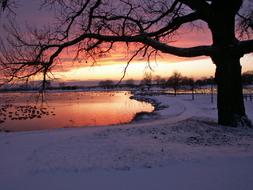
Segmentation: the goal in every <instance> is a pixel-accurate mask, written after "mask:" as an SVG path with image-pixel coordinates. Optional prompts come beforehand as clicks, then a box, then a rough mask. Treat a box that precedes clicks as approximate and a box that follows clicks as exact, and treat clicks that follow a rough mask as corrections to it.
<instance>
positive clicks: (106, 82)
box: [98, 80, 114, 88]
mask: <svg viewBox="0 0 253 190" xmlns="http://www.w3.org/2000/svg"><path fill="white" fill-rule="evenodd" d="M98 85H99V86H100V87H103V88H113V86H114V82H113V81H112V80H104V81H100V82H99V84H98Z"/></svg>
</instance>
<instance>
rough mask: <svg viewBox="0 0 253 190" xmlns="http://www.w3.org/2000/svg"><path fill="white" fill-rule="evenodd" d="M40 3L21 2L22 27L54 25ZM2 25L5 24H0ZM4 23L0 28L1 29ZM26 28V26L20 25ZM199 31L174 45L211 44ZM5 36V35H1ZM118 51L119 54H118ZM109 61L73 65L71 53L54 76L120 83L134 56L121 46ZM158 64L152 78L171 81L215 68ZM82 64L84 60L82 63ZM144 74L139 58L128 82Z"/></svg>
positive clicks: (207, 62) (178, 61) (195, 62)
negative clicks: (176, 75)
mask: <svg viewBox="0 0 253 190" xmlns="http://www.w3.org/2000/svg"><path fill="white" fill-rule="evenodd" d="M38 2H39V1H33V0H22V1H19V3H18V5H17V9H16V12H17V20H18V22H19V23H29V24H30V25H36V26H43V25H48V24H51V23H53V21H52V16H53V15H52V14H51V13H50V14H49V12H48V11H47V10H40V9H39V3H38ZM1 22H2V23H3V21H1ZM2 23H1V25H2ZM21 25H23V24H21ZM199 25H200V26H201V27H200V29H199V28H198V29H196V28H195V29H192V27H187V26H185V27H183V28H182V29H181V30H180V32H179V35H178V36H177V37H176V38H175V42H174V43H172V45H176V46H180V47H190V46H194V45H208V44H211V36H210V33H209V31H208V29H207V26H206V25H205V24H203V23H200V24H199ZM1 32H2V31H1ZM116 49H117V50H116ZM116 49H114V50H113V51H112V53H111V54H110V55H108V56H107V57H103V58H101V59H98V60H97V63H96V64H95V65H94V66H91V65H92V63H90V62H88V63H82V64H79V63H73V62H72V61H71V57H72V56H73V55H71V53H68V54H67V53H65V54H64V55H61V57H62V64H61V65H59V66H57V69H55V72H54V76H55V77H56V78H61V79H62V80H96V79H98V80H101V79H113V80H119V79H120V78H121V77H122V75H123V70H124V68H125V66H126V63H127V61H128V60H129V58H130V57H131V54H130V53H129V52H127V51H126V49H125V48H124V47H122V46H121V45H119V46H118V47H117V48H116ZM160 55H161V56H159V57H158V58H157V61H151V62H150V66H151V68H152V69H153V70H152V75H153V76H156V75H160V76H162V77H168V76H169V75H170V74H171V73H173V72H174V71H178V72H181V73H182V74H183V75H185V76H189V77H194V78H201V77H210V76H213V75H214V72H215V65H214V64H213V63H212V61H211V59H210V58H208V57H198V58H194V59H186V58H178V57H175V56H171V55H164V54H160ZM81 61H82V60H81ZM241 63H242V66H243V71H248V70H253V56H252V55H245V56H244V57H243V58H242V60H241ZM145 71H148V72H150V71H151V70H150V69H149V67H148V64H147V60H145V59H141V58H138V59H136V60H133V61H132V62H131V64H130V66H129V67H128V70H127V75H126V79H129V78H132V79H141V78H142V77H143V74H144V72H145Z"/></svg>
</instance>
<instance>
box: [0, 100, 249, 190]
mask: <svg viewBox="0 0 253 190" xmlns="http://www.w3.org/2000/svg"><path fill="white" fill-rule="evenodd" d="M149 98H152V99H154V101H156V102H157V103H161V105H164V107H163V109H159V110H156V115H157V117H156V118H157V119H156V120H154V119H153V118H148V119H147V120H146V121H141V122H140V121H139V122H134V123H132V124H127V125H121V126H111V127H110V126H108V127H103V128H101V127H94V128H83V129H81V128H80V129H57V130H47V131H33V132H19V133H0V150H1V159H0V184H1V189H4V190H16V189H17V190H23V189H24V190H30V189H31V190H33V189H39V190H40V189H41V190H42V189H43V190H44V189H53V190H57V189H59V190H60V189H61V190H63V189H75V190H78V189H108V190H113V189H117V190H118V189H136V190H137V189H138V190H139V189H145V190H149V189H158V190H159V189H178V190H183V189H194V190H198V189H201V190H203V189H205V190H208V189H223V190H226V189H229V190H233V189H235V190H238V189H243V190H252V189H253V183H252V179H253V178H252V171H253V130H252V129H246V128H243V129H242V128H241V129H236V128H226V127H222V126H218V125H217V124H216V114H217V110H216V106H215V104H211V103H210V99H209V98H210V97H209V96H207V95H199V96H197V97H196V100H195V101H191V100H190V96H189V97H188V96H180V97H171V96H166V95H160V96H150V97H149ZM246 108H247V111H248V114H249V117H250V118H251V119H253V117H252V115H253V103H252V102H246Z"/></svg>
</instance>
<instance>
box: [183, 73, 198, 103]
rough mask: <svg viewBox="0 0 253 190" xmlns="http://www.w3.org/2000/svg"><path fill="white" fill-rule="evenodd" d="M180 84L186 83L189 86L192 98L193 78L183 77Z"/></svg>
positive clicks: (193, 89)
mask: <svg viewBox="0 0 253 190" xmlns="http://www.w3.org/2000/svg"><path fill="white" fill-rule="evenodd" d="M182 85H186V86H188V87H190V90H191V92H192V100H194V94H195V86H196V84H195V81H194V79H193V78H188V77H183V79H182Z"/></svg>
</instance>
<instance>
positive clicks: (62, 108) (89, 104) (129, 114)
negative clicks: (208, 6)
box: [0, 92, 154, 131]
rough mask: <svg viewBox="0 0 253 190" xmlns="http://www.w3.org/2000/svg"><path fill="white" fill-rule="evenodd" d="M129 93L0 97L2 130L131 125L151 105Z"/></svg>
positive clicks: (70, 93) (16, 94) (3, 94)
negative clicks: (136, 115) (38, 99)
mask: <svg viewBox="0 0 253 190" xmlns="http://www.w3.org/2000/svg"><path fill="white" fill-rule="evenodd" d="M130 96H131V94H130V93H128V92H61V93H48V94H47V95H46V99H45V100H46V101H45V102H44V103H43V104H41V102H37V96H35V94H33V93H2V94H0V98H1V103H0V129H1V130H8V131H24V130H40V129H51V128H65V127H82V126H99V125H111V124H120V123H127V122H130V121H131V120H132V119H133V117H134V116H135V114H136V113H138V112H141V111H145V112H151V111H152V110H153V109H154V108H153V106H151V105H150V104H147V103H143V102H138V101H135V100H132V99H129V97H130Z"/></svg>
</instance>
